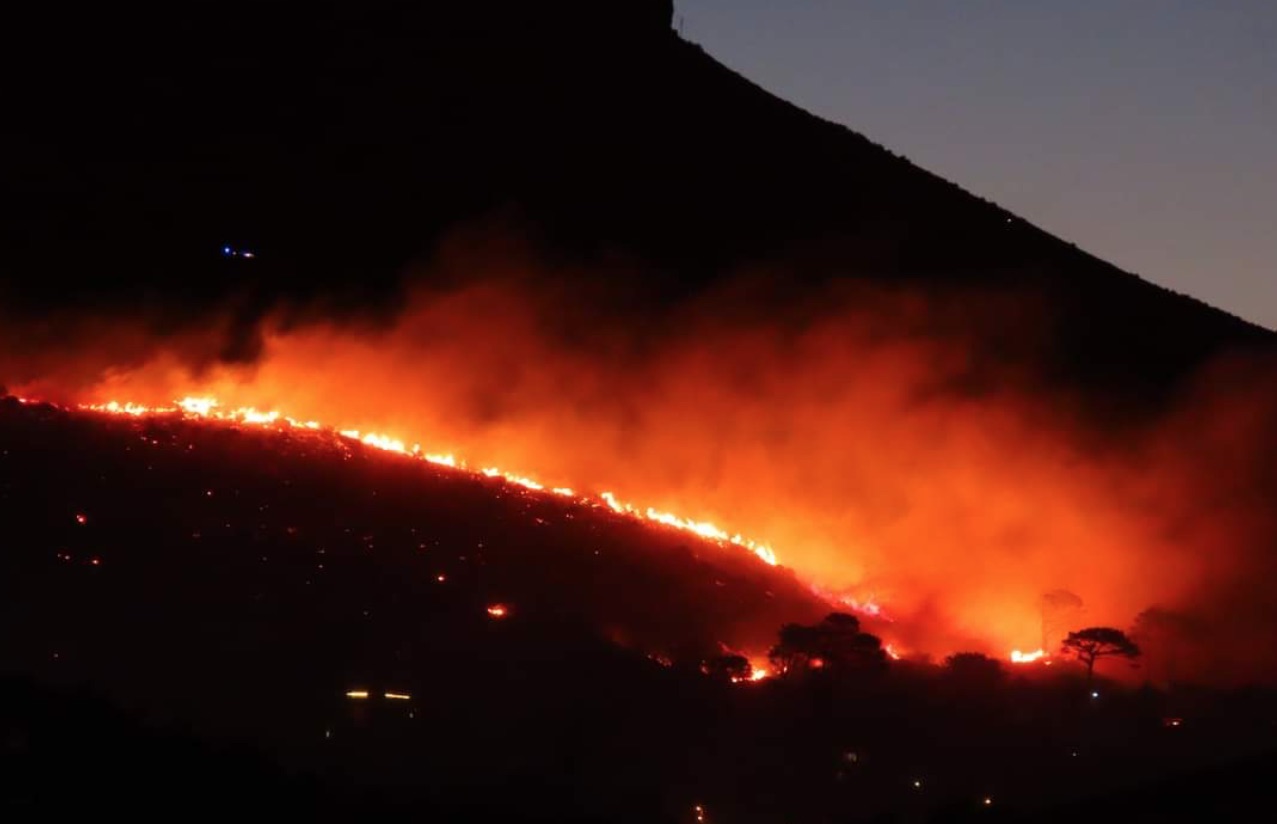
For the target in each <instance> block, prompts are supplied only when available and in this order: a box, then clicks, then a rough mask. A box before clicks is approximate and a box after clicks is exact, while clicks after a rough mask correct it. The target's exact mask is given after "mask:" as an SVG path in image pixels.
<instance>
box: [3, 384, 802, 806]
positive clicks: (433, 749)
mask: <svg viewBox="0 0 1277 824" xmlns="http://www.w3.org/2000/svg"><path fill="white" fill-rule="evenodd" d="M0 522H2V523H4V542H3V546H4V548H3V552H0V581H2V582H3V583H2V584H0V588H2V591H3V592H2V597H0V670H3V671H7V672H10V673H13V674H16V675H18V676H21V677H22V678H25V679H30V680H33V681H34V682H36V683H40V684H46V685H54V686H64V687H76V686H83V687H84V688H86V689H87V690H89V692H90V694H93V695H100V696H103V697H105V698H106V699H108V700H109V701H110V702H111V703H112V704H114V705H116V706H119V707H121V708H124V709H125V710H127V711H128V712H129V713H130V714H131V715H135V716H138V717H140V718H144V719H147V721H148V723H154V724H160V725H167V726H169V727H176V728H177V729H179V730H181V729H189V730H191V731H192V733H193V734H194V735H195V736H196V737H197V739H199V740H203V741H207V742H214V743H217V742H222V743H223V744H224V743H226V742H251V743H252V744H253V745H254V746H257V747H260V748H262V749H263V750H264V751H265V752H267V753H269V756H270V760H275V761H279V762H281V763H283V764H284V765H286V766H287V767H289V768H292V769H297V768H301V769H305V770H308V771H312V772H317V773H318V774H321V775H330V776H332V777H333V780H334V781H340V782H348V781H354V784H355V786H382V785H386V786H395V787H399V788H400V789H403V788H405V787H412V786H418V785H424V786H425V787H426V789H424V790H422V799H424V800H426V801H430V802H431V803H439V804H447V803H453V802H458V801H459V800H464V802H465V805H466V807H467V809H469V810H470V811H472V812H473V811H476V810H479V811H481V810H483V809H485V804H486V803H487V802H486V801H485V799H484V795H485V794H486V793H489V792H491V791H492V790H494V789H496V788H499V787H506V788H508V789H509V791H510V792H514V793H516V794H526V797H522V796H521V797H522V801H521V803H526V807H527V809H528V810H540V811H544V810H546V809H553V810H557V811H559V812H560V813H561V814H563V815H566V816H568V818H570V817H571V815H572V814H574V811H582V814H584V812H588V811H590V810H592V809H595V807H598V808H599V809H604V808H606V809H609V810H610V812H609V818H610V819H611V820H625V816H626V815H629V813H624V812H618V809H620V807H623V806H624V805H625V804H629V803H633V805H634V810H635V811H640V812H635V813H634V814H635V815H638V819H637V820H644V819H651V818H652V817H658V814H659V812H660V810H659V809H658V807H655V806H653V805H655V804H657V802H658V801H659V802H662V803H663V802H664V801H670V800H671V799H661V798H659V797H658V794H657V793H656V792H654V791H652V790H651V787H652V786H654V785H653V784H652V783H651V782H653V781H656V782H657V784H659V785H660V786H661V787H663V788H664V789H666V790H671V791H672V792H674V793H675V796H676V797H677V796H678V793H680V792H682V790H675V789H674V788H680V787H682V786H683V785H684V783H685V778H686V777H685V776H684V775H682V771H684V770H686V769H689V766H688V765H689V763H690V762H688V761H686V760H685V759H684V758H683V755H682V754H683V753H684V752H685V751H688V748H689V747H690V746H691V744H690V742H691V741H692V740H694V739H695V737H696V736H697V735H699V733H698V732H697V730H698V729H702V728H703V727H704V724H705V723H708V722H707V721H706V720H705V719H707V718H709V717H710V715H709V714H707V708H708V707H711V706H713V705H714V703H715V702H718V701H720V700H721V695H720V694H718V691H717V690H718V688H719V685H716V684H710V683H709V682H707V681H706V679H704V678H703V677H701V676H700V675H699V672H698V671H697V668H698V666H699V661H700V660H701V657H702V656H705V655H710V654H715V653H717V652H719V651H721V646H720V643H725V644H727V645H730V646H732V647H735V648H742V649H746V650H749V651H763V650H765V649H766V647H767V646H768V644H769V643H770V641H771V639H772V638H774V635H775V630H776V628H777V627H778V626H779V624H780V623H781V622H783V621H786V620H803V621H807V620H813V619H815V618H817V617H819V616H820V615H822V614H823V613H824V612H825V611H826V607H825V605H824V604H822V603H820V602H819V601H818V600H817V599H815V598H813V597H812V596H811V595H810V594H809V593H807V591H806V590H805V589H804V588H803V587H801V586H800V585H799V584H798V583H797V582H796V581H795V580H794V579H793V578H792V576H790V575H789V574H788V573H786V572H784V571H778V570H773V569H772V568H771V567H768V566H766V565H765V564H763V563H762V562H761V561H758V560H757V559H755V558H754V557H753V556H751V555H749V554H748V553H745V552H743V551H740V550H736V549H726V548H723V547H719V546H717V545H715V544H711V543H708V542H701V541H698V540H695V541H694V540H689V539H688V538H687V536H684V535H682V534H674V533H672V532H670V531H667V530H664V529H661V528H653V527H650V526H645V525H643V524H641V523H638V522H636V521H633V520H631V519H627V518H622V517H619V516H614V515H612V514H611V513H610V512H608V511H606V510H600V509H598V508H594V507H588V506H582V505H574V504H572V503H571V502H567V503H565V502H563V501H560V500H555V499H553V498H552V497H551V496H538V495H534V494H532V493H529V492H528V491H527V490H524V489H522V488H520V487H516V486H511V485H508V484H505V483H502V482H498V481H488V480H487V479H474V478H472V477H470V476H463V475H459V474H458V473H453V472H447V471H445V470H442V469H435V470H432V469H431V468H430V467H429V466H428V465H423V464H421V463H419V462H410V461H407V460H404V459H398V458H396V457H394V456H387V455H385V454H384V453H380V452H378V451H376V450H366V449H364V448H362V447H359V446H358V445H356V447H355V448H353V449H352V448H349V447H346V446H343V445H342V444H340V443H338V442H335V441H334V440H333V439H332V438H330V437H328V436H322V435H314V434H299V435H293V436H286V435H281V434H276V433H270V432H263V431H241V430H238V429H235V428H230V427H222V426H209V425H200V424H193V423H190V422H182V421H180V420H158V421H157V420H151V421H134V420H115V419H101V418H99V417H96V416H84V415H78V414H69V413H66V412H63V411H59V410H56V409H54V408H52V407H43V406H36V405H25V406H24V405H20V404H18V403H17V402H15V401H13V400H9V401H6V402H3V404H0ZM497 604H500V605H502V606H503V607H504V608H505V610H506V614H505V615H504V617H500V618H498V617H494V616H492V615H491V614H490V613H489V608H490V607H492V606H494V605H497ZM655 658H660V659H672V665H671V660H661V661H659V662H658V661H657V660H654V659H655ZM349 690H365V691H368V692H369V693H370V695H369V697H368V699H366V700H360V699H354V700H352V699H348V698H347V697H346V692H347V691H349ZM386 692H393V693H402V694H404V695H408V696H411V698H408V699H389V698H385V697H384V693H386ZM688 736H691V737H690V738H689V737H688ZM90 737H91V736H90ZM156 746H158V745H155V746H151V745H147V746H146V747H144V748H143V749H144V750H145V751H146V753H152V754H151V755H146V754H145V753H143V755H140V756H139V758H143V759H145V758H151V757H153V752H152V751H153V750H154V749H155V748H156ZM175 746H177V745H175ZM182 746H184V745H182ZM179 749H181V747H180V746H179ZM192 757H194V756H192ZM203 757H204V756H200V758H203ZM689 757H691V756H689ZM196 760H198V759H196ZM254 769H256V768H254ZM249 772H250V773H251V772H252V771H251V770H250V771H249ZM426 775H428V776H430V779H429V780H428V781H423V780H422V778H421V776H426ZM245 776H247V777H245ZM241 777H245V780H249V779H251V776H250V775H249V774H248V773H245V774H244V776H241ZM235 780H239V779H235ZM343 786H344V784H343ZM645 787H646V789H645ZM516 788H517V789H516ZM662 791H664V790H662ZM432 793H434V794H436V795H435V796H432V795H431V794H432ZM534 793H539V795H533V794H534ZM573 798H576V801H573V800H572V799H573ZM489 800H491V799H489ZM685 800H686V799H681V798H679V799H678V807H679V808H680V809H686V805H685V804H684V803H683V802H684V801H685ZM494 803H496V805H497V806H498V807H501V806H502V805H503V804H505V803H506V802H505V801H500V802H494ZM574 804H575V805H577V806H573V805H574ZM618 805H619V806H618ZM125 808H127V805H126V806H125Z"/></svg>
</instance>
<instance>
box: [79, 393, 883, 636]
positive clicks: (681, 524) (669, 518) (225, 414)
mask: <svg viewBox="0 0 1277 824" xmlns="http://www.w3.org/2000/svg"><path fill="white" fill-rule="evenodd" d="M79 408H80V409H81V410H84V411H88V412H98V413H102V414H109V415H126V416H129V417H134V418H138V417H142V416H146V415H181V416H183V417H187V418H198V419H203V420H214V421H224V422H227V423H235V424H244V425H251V426H261V427H264V428H278V427H281V426H287V427H291V428H296V429H307V430H311V431H325V432H330V433H332V434H334V435H336V436H338V437H341V438H344V439H346V440H351V441H358V442H359V443H362V444H364V445H365V446H370V447H373V448H374V449H380V450H383V451H385V452H393V453H396V454H399V455H404V456H406V457H409V458H415V459H418V460H423V461H425V462H426V463H430V464H434V465H435V466H442V467H446V468H448V469H455V470H457V471H458V472H465V473H468V474H473V475H482V476H484V477H487V478H499V479H501V480H504V481H505V482H507V483H510V484H514V485H516V486H521V487H523V488H524V489H528V490H530V491H532V492H544V493H546V494H550V495H557V496H559V497H564V498H573V499H575V500H578V501H580V502H582V503H585V504H589V505H592V506H600V507H602V506H606V507H607V508H609V509H611V510H612V511H613V512H617V513H619V514H622V515H628V516H630V517H634V518H638V519H643V520H648V521H652V522H655V523H659V524H664V525H665V526H669V527H673V528H674V529H679V530H683V531H685V532H691V533H695V534H696V535H699V536H701V537H702V538H708V539H710V540H712V541H717V542H719V543H720V544H731V545H733V546H737V547H740V548H742V549H746V550H749V551H750V552H752V553H753V554H754V555H755V556H756V557H758V558H759V559H760V560H762V561H763V562H764V563H766V564H768V565H770V566H776V565H777V563H778V562H777V560H776V553H775V551H774V550H772V548H771V547H770V546H768V545H767V544H765V543H761V542H759V541H754V540H751V539H749V538H746V537H743V536H741V535H739V534H731V533H729V532H727V530H725V529H721V528H719V527H718V526H716V525H714V524H712V523H708V522H706V521H693V520H691V519H688V518H683V517H680V516H678V515H675V514H673V513H670V512H661V511H659V510H656V509H653V508H652V507H642V508H640V507H638V506H635V505H634V504H630V503H626V502H623V501H620V500H618V499H617V497H616V496H615V495H614V494H612V493H611V492H603V493H602V494H600V495H598V496H597V497H591V496H588V495H578V494H577V492H576V491H575V490H573V489H571V488H570V487H547V486H546V485H544V484H542V483H541V482H539V481H537V480H535V479H533V478H529V477H526V476H523V475H518V474H515V473H512V472H507V471H505V470H503V469H498V468H497V467H491V466H490V467H484V468H481V469H478V470H474V469H471V468H470V467H469V465H468V464H467V463H466V462H465V461H464V460H458V459H457V458H456V457H455V456H453V455H449V454H437V453H425V452H422V449H421V445H420V444H413V445H412V446H409V445H408V442H407V441H404V440H402V439H400V438H396V437H393V436H391V435H386V434H383V433H379V432H361V431H359V430H357V429H338V428H336V427H330V426H326V425H323V424H320V423H319V422H318V421H312V420H300V419H298V418H293V417H290V416H288V415H284V414H282V413H280V412H277V411H270V412H263V411H262V410H260V409H255V408H253V407H251V406H250V407H240V408H238V409H226V408H224V407H223V406H222V405H221V404H220V403H219V402H218V401H217V400H216V399H215V398H209V397H188V398H183V399H181V400H179V401H175V402H174V404H173V405H172V406H144V405H142V404H138V403H120V402H119V401H109V402H107V403H101V404H81V405H80V407H79ZM863 611H865V612H867V613H869V614H877V612H876V606H875V607H874V608H873V609H864V610H863Z"/></svg>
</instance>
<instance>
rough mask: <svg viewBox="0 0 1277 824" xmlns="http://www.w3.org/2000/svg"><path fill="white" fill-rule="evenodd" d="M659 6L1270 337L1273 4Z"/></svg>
mask: <svg viewBox="0 0 1277 824" xmlns="http://www.w3.org/2000/svg"><path fill="white" fill-rule="evenodd" d="M676 4H677V10H676V12H675V21H676V23H678V22H680V20H679V18H681V24H682V31H683V36H684V37H685V38H687V39H688V40H691V41H693V42H696V43H699V44H700V45H701V46H703V47H704V48H705V50H706V51H708V52H709V53H710V54H712V55H713V56H714V57H716V58H717V59H719V60H720V61H721V62H723V63H725V64H727V65H728V66H730V67H731V68H733V69H735V70H737V71H739V72H740V73H741V74H743V75H745V76H746V77H748V78H750V79H751V80H753V81H754V82H756V83H758V84H759V85H761V86H763V87H764V88H766V89H768V90H769V91H771V92H773V93H775V94H777V95H779V96H780V97H783V98H785V99H787V100H789V101H791V102H793V103H795V104H797V105H799V106H801V107H803V108H804V109H807V110H808V111H810V112H812V113H814V114H817V115H820V116H822V117H825V118H827V119H829V120H833V121H835V122H838V123H842V124H844V125H846V126H848V127H850V128H852V129H854V130H855V131H858V132H860V133H862V134H864V135H865V136H867V137H869V138H870V139H871V140H873V141H875V142H877V143H881V144H883V145H885V146H887V147H888V148H890V149H891V150H893V151H895V152H897V153H899V154H903V155H904V156H906V157H908V158H909V159H910V160H912V161H913V162H914V163H916V164H918V165H919V166H922V167H924V168H926V169H929V170H930V171H933V172H935V173H937V174H939V175H940V176H942V177H945V178H947V179H949V180H952V181H954V182H955V183H958V184H959V185H961V186H962V187H963V188H965V189H967V190H969V191H972V192H974V193H976V194H978V195H981V196H982V197H986V198H988V199H990V200H993V201H994V202H996V203H998V204H999V205H1001V206H1004V207H1005V208H1008V209H1010V210H1011V211H1013V212H1016V213H1018V214H1020V215H1022V216H1023V217H1025V218H1027V219H1028V220H1030V221H1032V222H1034V223H1036V224H1037V225H1039V226H1041V227H1042V228H1044V229H1046V230H1047V231H1049V232H1051V233H1052V234H1055V235H1058V236H1060V237H1062V238H1064V239H1065V240H1069V241H1072V242H1074V243H1076V244H1077V245H1078V246H1080V247H1082V248H1083V249H1086V250H1087V251H1089V252H1092V253H1093V254H1096V255H1098V256H1099V257H1102V258H1105V259H1106V260H1109V261H1111V262H1113V263H1115V264H1117V265H1118V266H1120V267H1122V268H1123V269H1126V270H1128V271H1132V272H1135V273H1136V274H1138V275H1140V276H1142V277H1144V278H1146V279H1148V280H1152V281H1154V282H1156V283H1160V284H1162V285H1164V286H1167V287H1170V288H1171V289H1174V290H1176V291H1179V292H1186V293H1188V294H1190V295H1193V296H1194V297H1197V298H1200V299H1202V300H1204V301H1206V302H1207V303H1211V304H1213V305H1215V306H1218V307H1220V308H1222V309H1225V310H1227V311H1229V312H1232V313H1233V314H1236V315H1240V316H1242V317H1244V318H1246V319H1248V320H1251V321H1254V322H1256V323H1259V324H1261V325H1263V326H1267V327H1268V328H1270V329H1277V2H1274V0H961V2H957V0H950V1H949V2H945V1H944V0H930V2H925V1H924V0H872V1H870V2H865V1H864V0H862V1H861V2H850V1H849V0H784V2H780V1H779V0H676Z"/></svg>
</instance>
